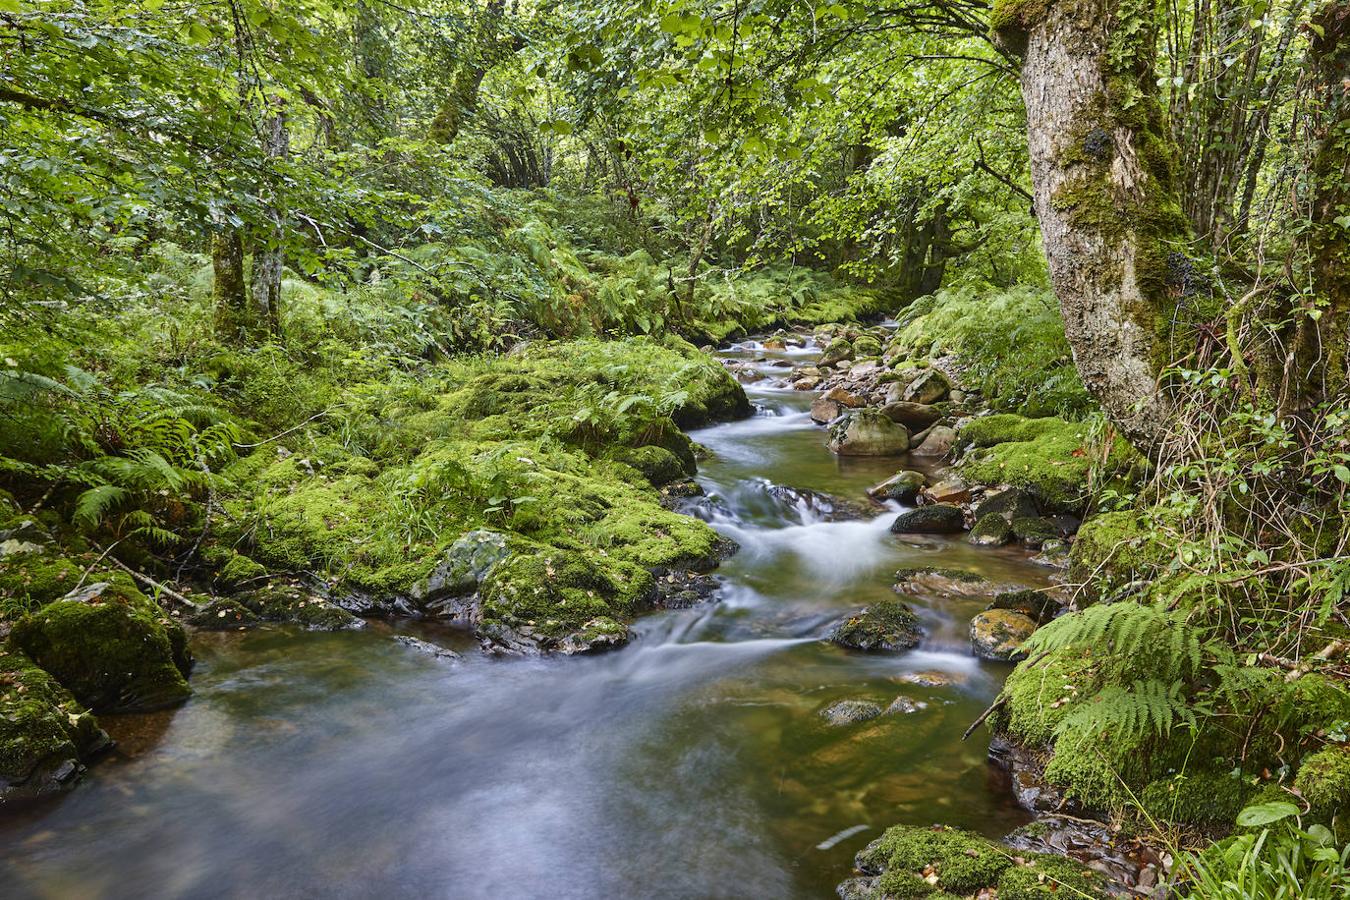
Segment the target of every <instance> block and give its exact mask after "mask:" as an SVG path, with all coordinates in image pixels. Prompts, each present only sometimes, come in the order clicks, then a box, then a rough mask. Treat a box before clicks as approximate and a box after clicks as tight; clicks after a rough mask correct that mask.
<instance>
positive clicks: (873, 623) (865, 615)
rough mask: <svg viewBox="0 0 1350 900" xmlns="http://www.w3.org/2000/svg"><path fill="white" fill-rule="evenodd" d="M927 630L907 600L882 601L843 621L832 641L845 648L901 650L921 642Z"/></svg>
mask: <svg viewBox="0 0 1350 900" xmlns="http://www.w3.org/2000/svg"><path fill="white" fill-rule="evenodd" d="M922 637H923V629H922V628H920V627H919V619H918V617H917V616H915V615H914V610H912V609H910V607H909V605H908V604H907V603H904V602H902V601H900V600H889V599H888V600H881V601H878V602H876V603H873V604H871V605H870V606H868V607H867V608H866V609H864V610H863V611H862V612H860V613H858V614H857V615H853V616H849V617H848V618H847V619H845V620H844V621H842V622H840V623H839V624H838V625H837V626H835V629H834V631H833V632H831V634H830V640H831V641H832V642H834V643H836V644H838V645H840V646H841V647H848V648H849V649H851V650H865V651H869V652H877V651H883V652H898V651H901V650H910V649H912V648H914V647H917V646H918V645H919V641H920V639H922Z"/></svg>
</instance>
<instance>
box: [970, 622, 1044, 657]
mask: <svg viewBox="0 0 1350 900" xmlns="http://www.w3.org/2000/svg"><path fill="white" fill-rule="evenodd" d="M1035 631H1036V622H1035V621H1034V620H1033V619H1031V618H1030V617H1029V616H1025V615H1023V614H1022V613H1019V612H1014V611H1012V610H1009V609H989V610H985V611H984V612H982V613H980V614H979V615H978V616H976V617H975V618H974V619H972V620H971V623H970V642H971V644H972V645H973V646H974V648H975V655H976V656H978V657H980V658H981V659H992V660H999V661H1009V662H1015V661H1017V660H1019V659H1025V658H1026V654H1025V653H1024V652H1022V644H1023V643H1024V642H1025V641H1026V639H1027V638H1029V637H1031V635H1032V634H1033V633H1034V632H1035Z"/></svg>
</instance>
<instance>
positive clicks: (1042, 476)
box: [958, 413, 1091, 512]
mask: <svg viewBox="0 0 1350 900" xmlns="http://www.w3.org/2000/svg"><path fill="white" fill-rule="evenodd" d="M958 440H959V442H960V443H962V444H966V445H970V446H972V447H973V448H974V449H973V450H972V451H971V453H970V454H969V455H968V456H966V458H965V459H963V460H962V461H961V464H960V467H959V468H960V472H961V474H962V475H963V476H964V477H965V478H967V479H969V480H971V481H974V482H980V483H983V484H1004V485H1011V486H1013V487H1018V488H1022V489H1024V490H1026V491H1028V492H1030V493H1031V494H1032V495H1033V496H1034V497H1035V498H1036V500H1037V501H1038V503H1039V505H1041V506H1043V507H1045V508H1047V509H1049V510H1053V511H1056V512H1076V511H1080V510H1081V509H1083V507H1084V506H1085V505H1086V504H1087V500H1088V478H1089V474H1090V470H1091V454H1090V453H1089V452H1088V446H1087V444H1088V432H1087V426H1085V425H1082V424H1080V423H1077V422H1066V421H1064V420H1063V419H1057V418H1045V419H1026V418H1023V417H1022V416H1017V415H1012V414H1009V413H1000V414H996V415H992V416H983V417H981V418H976V419H972V420H970V421H969V422H966V423H965V424H964V425H962V427H961V429H960V431H959V435H958Z"/></svg>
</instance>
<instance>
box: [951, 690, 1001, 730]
mask: <svg viewBox="0 0 1350 900" xmlns="http://www.w3.org/2000/svg"><path fill="white" fill-rule="evenodd" d="M1007 702H1008V695H1007V694H999V695H998V696H997V697H995V698H994V702H993V703H990V704H989V706H988V707H987V708H986V709H985V711H984V712H982V713H980V715H979V717H978V718H976V719H975V721H974V722H971V723H970V727H969V728H967V729H966V733H965V734H963V735H961V740H963V741H964V740H965V739H966V738H968V737H970V736H971V735H972V734H974V733H975V729H976V728H979V727H980V726H981V725H983V724H984V720H985V719H987V718H989V717H990V716H991V715H993V714H994V710H996V709H998V708H999V707H1000V706H1002V705H1003V704H1005V703H1007Z"/></svg>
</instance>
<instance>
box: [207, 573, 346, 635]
mask: <svg viewBox="0 0 1350 900" xmlns="http://www.w3.org/2000/svg"><path fill="white" fill-rule="evenodd" d="M231 599H232V600H233V601H234V602H236V603H237V604H238V605H239V606H242V607H243V608H244V609H246V610H248V611H249V612H250V613H252V614H253V615H254V616H256V617H257V618H258V619H260V620H262V621H266V622H294V623H296V624H298V625H303V626H304V627H305V628H307V629H309V630H310V631H350V630H355V629H358V628H364V627H365V624H366V623H365V620H363V619H361V618H359V617H357V616H355V615H353V614H352V613H351V612H350V611H349V610H346V609H343V608H342V607H340V606H337V605H336V604H334V603H332V602H330V601H329V600H328V599H327V598H325V597H321V596H319V595H318V594H316V593H314V592H313V591H311V590H309V589H308V588H306V587H305V586H303V585H301V584H299V583H297V582H293V581H287V580H283V579H273V580H272V581H269V582H268V583H267V584H265V585H262V586H261V587H258V588H256V589H254V590H251V591H244V592H242V593H239V594H235V595H234V597H233V598H231ZM221 609H222V608H219V607H218V608H217V609H216V616H217V619H219V620H222V621H225V620H228V619H229V618H230V617H231V616H230V613H229V612H228V611H227V612H226V615H225V616H220V615H219V613H220V612H221ZM198 615H199V616H200V615H201V614H200V613H199V614H198Z"/></svg>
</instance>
